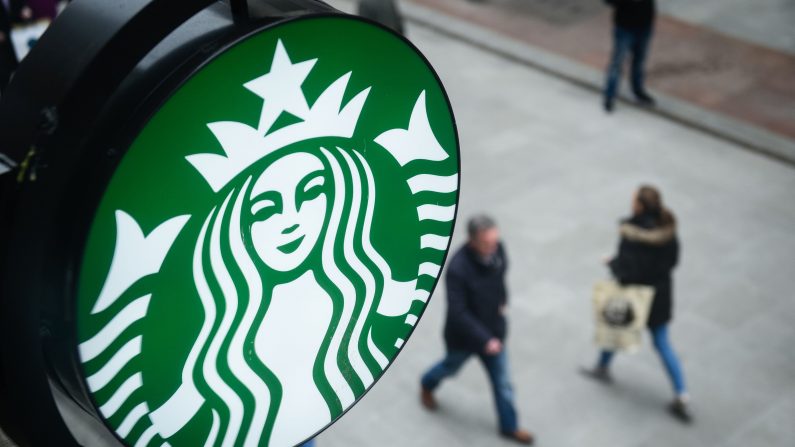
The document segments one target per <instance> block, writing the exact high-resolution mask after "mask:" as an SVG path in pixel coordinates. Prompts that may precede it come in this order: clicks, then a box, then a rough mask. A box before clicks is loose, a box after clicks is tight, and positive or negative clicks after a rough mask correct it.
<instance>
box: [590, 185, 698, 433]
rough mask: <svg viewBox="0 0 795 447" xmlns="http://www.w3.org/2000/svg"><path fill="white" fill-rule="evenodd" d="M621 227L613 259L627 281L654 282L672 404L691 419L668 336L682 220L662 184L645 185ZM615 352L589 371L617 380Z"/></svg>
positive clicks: (656, 336)
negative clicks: (678, 228)
mask: <svg viewBox="0 0 795 447" xmlns="http://www.w3.org/2000/svg"><path fill="white" fill-rule="evenodd" d="M619 232H620V235H621V241H620V243H619V247H618V254H617V255H616V256H615V257H613V258H612V259H611V260H609V261H608V263H607V264H608V266H609V267H610V270H611V271H612V273H613V275H614V276H615V278H616V279H617V280H618V281H619V282H620V283H622V284H642V285H648V286H652V287H654V290H655V292H654V300H653V301H652V306H651V311H650V313H649V319H648V323H647V326H648V327H649V331H650V332H651V336H652V340H653V343H654V347H655V349H656V350H657V353H658V354H659V355H660V359H661V360H662V363H663V365H664V366H665V370H666V372H667V374H668V377H669V379H670V380H671V384H672V386H673V390H674V400H673V401H672V402H671V404H670V405H669V407H668V408H669V410H670V412H671V414H673V415H674V416H675V417H677V418H678V419H679V420H681V421H683V422H689V421H690V420H691V415H690V411H689V409H688V394H687V388H686V387H685V381H684V377H683V375H682V369H681V367H680V364H679V359H678V358H677V356H676V353H675V352H674V350H673V349H672V347H671V344H670V341H669V339H668V325H669V323H670V321H671V316H672V307H673V300H672V290H673V287H672V281H671V272H672V270H673V269H674V267H675V266H676V264H677V261H678V258H679V242H678V240H677V237H676V219H675V217H674V215H673V213H671V211H670V210H668V209H667V208H665V206H664V205H663V201H662V196H661V195H660V192H659V191H658V190H657V189H656V188H654V187H652V186H641V187H640V188H639V189H638V191H637V192H636V193H635V196H634V198H633V201H632V216H631V217H629V218H627V219H625V220H624V221H623V222H622V223H621V226H620V227H619ZM613 357H614V352H612V351H607V350H603V351H602V352H601V353H600V355H599V358H598V360H597V363H596V366H595V367H594V368H593V369H589V370H585V371H584V372H585V373H586V375H588V376H589V377H591V378H594V379H597V380H600V381H603V382H612V377H611V375H610V364H611V361H612V359H613Z"/></svg>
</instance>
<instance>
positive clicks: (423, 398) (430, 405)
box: [420, 387, 439, 411]
mask: <svg viewBox="0 0 795 447" xmlns="http://www.w3.org/2000/svg"><path fill="white" fill-rule="evenodd" d="M420 402H421V403H422V406H423V407H425V409H427V410H429V411H435V410H436V409H437V408H439V404H437V403H436V399H435V398H434V397H433V393H432V392H431V390H428V389H426V388H425V387H421V389H420Z"/></svg>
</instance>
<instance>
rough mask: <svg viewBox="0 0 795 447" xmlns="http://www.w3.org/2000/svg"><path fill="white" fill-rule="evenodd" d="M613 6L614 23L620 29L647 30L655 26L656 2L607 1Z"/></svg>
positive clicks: (646, 0) (645, 0) (640, 0)
mask: <svg viewBox="0 0 795 447" xmlns="http://www.w3.org/2000/svg"><path fill="white" fill-rule="evenodd" d="M605 1H606V2H607V3H609V4H610V5H612V6H613V8H614V13H613V22H614V23H615V25H616V26H617V27H619V28H624V29H628V30H645V29H649V28H651V26H652V25H653V24H654V15H655V6H654V0H605Z"/></svg>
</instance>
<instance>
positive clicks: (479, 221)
mask: <svg viewBox="0 0 795 447" xmlns="http://www.w3.org/2000/svg"><path fill="white" fill-rule="evenodd" d="M496 226H497V222H495V221H494V219H492V218H491V217H489V216H487V215H485V214H477V215H475V216H473V217H472V218H470V219H469V223H467V233H468V234H469V238H470V239H474V238H475V236H477V235H478V233H480V232H481V231H485V230H490V229H492V228H494V227H496Z"/></svg>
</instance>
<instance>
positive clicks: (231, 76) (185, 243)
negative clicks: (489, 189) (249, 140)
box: [77, 16, 459, 446]
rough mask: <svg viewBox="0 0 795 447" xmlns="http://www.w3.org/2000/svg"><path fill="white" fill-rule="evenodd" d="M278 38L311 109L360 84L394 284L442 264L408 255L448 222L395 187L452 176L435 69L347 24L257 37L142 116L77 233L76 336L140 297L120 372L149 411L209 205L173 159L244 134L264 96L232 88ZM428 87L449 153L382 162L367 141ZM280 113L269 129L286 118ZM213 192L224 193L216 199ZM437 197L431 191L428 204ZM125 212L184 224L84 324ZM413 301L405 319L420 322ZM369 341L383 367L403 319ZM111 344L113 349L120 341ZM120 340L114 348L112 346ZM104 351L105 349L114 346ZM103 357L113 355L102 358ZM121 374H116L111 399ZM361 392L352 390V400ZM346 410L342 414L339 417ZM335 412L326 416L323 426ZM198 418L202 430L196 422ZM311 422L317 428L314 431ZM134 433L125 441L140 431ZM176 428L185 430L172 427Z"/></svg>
mask: <svg viewBox="0 0 795 447" xmlns="http://www.w3.org/2000/svg"><path fill="white" fill-rule="evenodd" d="M279 39H281V40H282V42H283V43H284V45H285V47H286V49H287V53H288V54H289V57H290V60H291V61H292V62H293V63H296V62H300V61H304V60H309V59H315V58H317V63H316V64H315V66H314V68H313V70H312V71H311V73H310V74H309V76H308V78H307V79H306V81H305V82H304V83H303V85H302V88H303V92H304V95H305V96H306V98H307V102H308V103H309V105H310V106H311V105H312V103H313V102H314V100H315V99H316V98H317V97H318V96H319V95H320V93H321V92H322V91H323V90H324V89H325V88H327V87H328V86H329V85H330V84H331V83H332V82H333V81H335V80H336V79H337V78H339V77H340V76H342V75H344V74H345V73H347V72H352V75H351V78H350V81H349V83H348V87H347V90H346V94H345V98H344V101H343V104H345V103H347V101H349V100H350V99H351V98H353V96H355V95H356V94H357V93H359V92H360V91H362V90H364V89H366V88H368V87H371V91H370V93H369V96H368V98H367V101H366V102H365V106H364V109H363V112H362V115H361V117H360V120H359V123H358V125H357V127H356V132H355V134H354V136H353V138H352V139H350V140H348V145H349V146H350V148H351V149H357V150H358V151H360V152H361V153H362V155H363V156H364V157H365V158H366V160H367V162H368V163H369V165H370V166H371V167H372V169H373V172H374V175H375V177H376V178H375V182H376V190H377V194H378V201H377V203H376V210H375V216H374V219H373V231H372V233H371V240H372V243H373V245H374V246H375V247H376V249H377V250H378V251H379V253H381V254H382V255H383V257H384V258H385V259H386V260H387V262H388V263H389V264H390V267H391V268H392V272H393V276H394V278H395V279H397V280H402V281H407V280H412V279H414V278H416V277H417V267H418V265H419V263H420V262H421V261H423V262H425V261H434V262H436V263H437V264H439V265H442V263H443V261H444V257H445V255H446V253H445V252H440V251H436V252H433V251H429V250H424V252H423V250H420V246H419V239H420V236H421V235H422V234H425V233H435V234H440V235H448V236H449V235H451V234H452V227H453V222H433V221H423V222H419V221H418V218H417V211H416V206H417V205H418V203H419V201H422V199H423V194H428V193H419V194H416V195H412V194H411V192H410V190H409V188H408V185H407V183H406V180H407V179H408V178H410V177H412V176H414V175H417V174H421V173H431V174H438V175H452V174H457V173H458V171H459V159H458V146H457V138H456V133H455V125H454V121H453V117H452V113H451V110H450V107H449V104H448V101H447V98H446V96H445V93H444V91H443V89H442V87H441V84H440V82H439V80H438V79H437V77H436V75H435V73H434V72H433V70H432V69H431V68H430V66H429V65H428V64H427V62H426V61H425V59H424V58H423V57H421V56H420V55H419V54H418V52H417V51H416V50H415V49H414V48H413V47H412V46H411V45H408V44H407V43H406V42H405V41H404V40H402V39H401V38H399V37H398V36H396V35H394V34H392V33H391V32H388V31H386V30H384V29H382V28H380V27H378V26H375V25H373V24H370V23H367V22H364V21H361V20H356V19H351V18H345V17H342V16H340V17H315V18H302V19H300V20H294V21H290V22H286V23H282V24H278V25H276V26H272V27H269V28H266V29H264V30H262V31H260V32H257V33H255V34H253V35H251V36H249V37H247V38H244V39H243V40H241V41H239V42H238V43H236V44H234V45H233V46H231V47H230V48H228V49H226V50H225V51H223V52H222V53H220V54H219V55H217V56H216V57H215V58H214V59H212V60H211V61H209V62H208V63H206V64H205V65H204V66H203V67H202V68H200V69H199V70H197V71H196V72H195V73H194V74H193V75H192V76H191V77H190V78H189V79H188V80H187V81H186V82H185V83H184V84H183V85H182V86H180V87H179V88H178V89H177V90H176V92H174V93H173V95H172V96H171V97H170V98H169V99H168V100H167V101H166V102H165V103H164V104H163V105H162V107H161V108H160V109H159V110H158V111H157V112H156V113H155V114H154V115H153V116H152V117H151V119H149V121H148V122H147V124H146V125H145V127H144V128H143V130H141V132H140V134H139V135H138V136H137V138H135V140H134V141H133V143H132V144H131V145H130V147H129V149H128V150H127V152H126V154H125V155H124V157H123V159H122V161H121V162H120V164H119V166H118V168H117V170H116V171H115V173H114V175H113V177H112V178H111V180H110V183H109V185H108V187H107V190H106V192H105V194H104V196H103V198H102V200H101V202H100V205H99V207H98V209H97V211H96V215H95V218H94V221H93V224H92V226H91V230H90V233H89V237H88V242H87V245H86V249H85V253H84V257H83V260H82V267H81V270H80V275H79V281H78V300H77V333H78V341H79V342H82V341H85V340H87V339H89V338H91V336H93V335H94V334H96V333H97V332H98V331H99V330H100V329H101V328H102V327H103V326H104V325H105V324H107V322H108V321H109V320H110V319H111V318H112V317H113V316H114V315H115V313H116V312H117V311H119V310H121V309H122V308H123V307H124V305H126V304H128V303H129V302H130V301H132V300H133V299H135V298H137V297H140V296H143V295H146V294H148V293H151V294H152V299H151V302H150V305H149V310H148V313H147V316H146V317H145V318H144V319H143V320H141V321H139V322H137V323H135V324H134V325H133V326H132V327H131V328H129V329H128V330H127V332H125V335H130V334H133V333H134V334H143V348H142V354H141V355H140V356H138V357H136V358H135V359H134V360H133V361H132V362H131V363H130V364H128V365H127V367H126V368H131V370H135V369H137V370H139V371H142V373H143V377H144V387H143V389H141V390H139V391H136V393H142V395H143V398H144V400H146V401H148V402H150V411H151V410H154V409H155V408H157V406H159V405H160V404H162V402H163V398H162V396H168V395H170V393H171V392H173V391H174V390H176V388H177V387H178V386H179V384H180V382H181V379H180V375H181V369H180V366H179V365H181V363H182V362H183V360H184V358H185V356H186V355H187V353H188V351H189V350H190V347H191V346H192V343H193V342H194V339H195V335H196V334H197V333H198V331H199V327H200V326H201V322H202V317H203V312H202V310H201V306H200V303H199V300H198V297H197V295H196V292H195V287H194V283H193V281H192V276H191V265H192V252H193V244H194V243H195V238H191V237H183V236H185V235H196V234H198V233H199V229H200V227H201V224H202V221H203V219H204V217H205V216H206V215H207V213H208V212H209V210H210V209H212V207H213V206H216V205H217V204H218V203H219V195H220V193H214V192H213V191H212V190H211V189H210V187H209V185H208V184H207V183H206V182H205V180H204V179H203V178H202V177H201V176H200V175H199V173H198V172H197V171H196V170H195V169H194V168H193V166H192V165H190V164H189V163H188V162H187V161H186V159H185V157H186V156H188V155H192V154H197V153H210V152H214V153H222V150H221V147H220V144H219V143H218V142H217V140H216V139H215V137H214V136H213V135H212V133H211V132H210V130H209V129H208V128H207V125H206V124H207V123H212V122H216V121H238V122H242V123H247V124H249V125H251V126H253V127H256V125H257V122H258V119H259V115H260V111H261V108H262V99H261V98H260V97H259V96H257V95H255V94H253V93H252V92H250V91H249V90H247V89H246V88H244V87H243V84H244V83H246V82H248V81H250V80H252V79H255V78H257V77H259V76H261V75H263V74H264V73H266V72H267V71H268V70H269V69H270V65H271V59H272V57H273V53H274V49H275V47H276V42H277V40H279ZM422 91H425V92H426V104H427V110H428V116H429V120H430V123H431V128H432V129H433V131H434V134H435V136H436V138H437V139H438V141H439V143H440V144H441V146H442V147H443V148H444V149H445V151H447V152H448V154H449V158H447V159H446V160H444V161H443V162H430V161H421V160H419V161H415V162H412V163H410V164H408V165H407V166H405V167H400V166H399V165H398V163H397V162H396V161H395V160H394V158H392V156H391V155H390V154H389V153H388V152H387V151H386V150H385V149H384V148H382V147H381V146H379V145H378V144H376V143H375V142H374V141H373V140H374V138H375V137H377V136H378V135H380V134H381V133H383V132H384V131H387V130H390V129H393V128H406V127H407V126H408V120H409V117H410V115H411V111H412V108H413V106H414V103H415V101H416V99H417V97H418V96H419V94H420V92H422ZM295 121H296V119H295V118H294V117H291V116H288V115H286V114H285V115H283V116H282V118H280V120H279V121H277V123H276V126H282V125H287V124H290V123H292V122H295ZM222 192H223V191H222ZM437 196H438V195H437ZM434 200H435V202H434V203H437V204H439V205H454V204H456V201H457V193H450V194H447V195H445V196H444V199H443V201H442V202H440V201H439V200H438V197H436V196H435V197H434ZM116 210H124V211H125V212H127V213H128V214H130V215H131V216H132V217H133V218H135V219H136V220H137V221H138V223H139V224H140V225H141V228H142V229H143V231H144V234H148V233H149V232H150V231H151V230H152V229H153V228H155V227H156V226H157V225H159V224H160V223H162V222H164V221H165V220H167V219H169V218H172V217H174V216H178V215H185V214H189V215H191V216H192V217H191V219H190V220H189V221H188V223H187V224H186V225H185V227H184V228H183V229H182V232H181V233H180V236H179V237H178V238H177V240H176V242H175V244H174V246H173V247H172V249H171V251H170V252H169V255H168V256H167V257H166V260H165V262H164V263H163V266H162V268H161V271H160V273H159V274H156V275H152V276H148V277H145V278H143V279H141V280H140V281H138V282H137V283H136V284H134V285H133V286H132V287H131V288H130V289H129V290H127V291H126V292H125V293H124V294H123V295H122V297H121V298H120V299H119V300H118V301H117V302H115V303H114V304H113V305H112V306H111V307H110V308H109V309H108V310H106V311H104V312H101V313H98V314H96V315H91V309H92V307H93V305H94V303H95V301H96V298H97V296H98V294H99V291H100V289H101V288H102V285H103V282H104V281H105V277H106V276H107V273H108V270H109V267H110V261H111V258H112V256H113V250H114V246H115V241H116V223H115V216H114V213H115V211H116ZM436 280H437V278H429V277H423V278H421V279H420V281H419V283H418V288H424V289H426V290H430V291H432V290H433V287H434V286H435V282H436ZM417 306H420V307H422V306H423V305H422V303H419V302H415V303H414V305H413V307H412V310H411V313H414V314H419V313H420V312H421V310H418V309H417V308H416V307H417ZM379 318H380V319H379V320H378V321H377V327H378V331H377V332H376V331H375V327H374V334H373V335H374V341H375V343H376V345H377V346H378V347H379V348H380V349H381V350H382V351H383V352H384V354H385V355H386V356H387V358H388V359H389V360H390V363H391V361H392V360H394V357H395V356H396V354H397V352H398V349H397V348H396V347H395V346H394V341H395V340H396V339H397V338H403V339H407V337H408V336H409V335H410V332H411V330H412V327H411V326H408V325H406V324H405V323H404V321H403V318H387V317H379ZM131 336H132V335H130V336H126V337H125V336H122V337H120V340H123V341H126V340H129V338H130V337H131ZM117 343H118V344H121V343H122V341H117ZM114 347H115V346H114ZM108 351H113V349H110V350H108ZM108 358H109V355H108V353H107V352H106V353H103V355H100V356H99V357H97V358H96V359H94V360H92V361H90V362H87V363H85V364H84V365H83V367H84V373H85V374H86V376H90V375H91V374H93V373H94V372H96V371H97V370H99V368H100V367H101V366H102V365H103V364H104V363H105V362H106V361H107V360H108ZM128 376H129V374H119V375H118V376H117V377H116V378H115V379H114V382H111V383H110V384H109V386H108V387H106V388H107V389H108V390H113V389H115V388H116V387H118V385H119V384H120V382H122V381H123V379H125V378H126V377H128ZM365 391H366V390H364V389H358V390H355V393H356V397H357V398H359V397H360V396H361V395H362V394H364V392H365ZM93 397H94V399H95V400H96V401H97V402H104V401H106V400H107V399H108V398H109V397H110V392H109V391H106V390H105V389H103V390H99V391H98V392H97V393H95V394H94V396H93ZM125 405H126V406H125V407H122V408H121V409H120V410H119V411H118V412H117V413H116V414H115V415H114V417H112V418H110V420H108V421H107V423H108V424H109V425H110V426H111V427H118V425H119V424H120V423H121V419H122V416H123V415H125V414H127V413H128V412H129V411H130V409H131V406H132V404H131V403H130V402H128V403H126V404H125ZM344 410H346V409H343V411H344ZM338 416H339V414H332V420H334V419H336V417H338ZM209 424H210V422H209V420H206V421H204V426H205V427H208V426H209ZM320 428H321V427H318V429H320ZM141 431H142V429H141V428H138V427H136V429H134V430H133V432H132V433H131V434H130V435H129V437H128V439H136V438H137V437H138V436H140V434H141V433H140V432H141ZM184 431H185V432H187V430H184ZM202 436H203V435H202V434H201V433H193V432H191V433H183V432H180V433H178V434H177V435H175V436H173V437H172V438H170V439H169V443H170V444H171V445H174V446H177V445H199V444H200V443H201V442H203V438H202Z"/></svg>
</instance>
